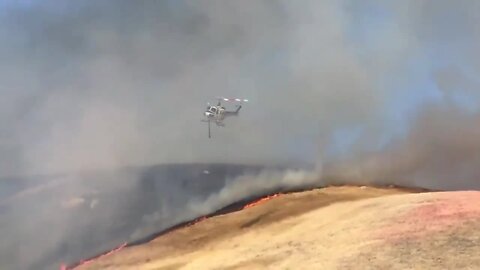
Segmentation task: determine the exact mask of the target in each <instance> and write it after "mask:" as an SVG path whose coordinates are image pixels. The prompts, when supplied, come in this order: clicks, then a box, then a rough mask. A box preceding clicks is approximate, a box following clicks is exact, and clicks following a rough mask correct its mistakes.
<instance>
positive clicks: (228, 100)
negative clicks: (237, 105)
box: [217, 97, 248, 102]
mask: <svg viewBox="0 0 480 270" xmlns="http://www.w3.org/2000/svg"><path fill="white" fill-rule="evenodd" d="M217 99H218V100H223V101H227V102H234V101H236V102H248V99H241V98H224V97H217Z"/></svg>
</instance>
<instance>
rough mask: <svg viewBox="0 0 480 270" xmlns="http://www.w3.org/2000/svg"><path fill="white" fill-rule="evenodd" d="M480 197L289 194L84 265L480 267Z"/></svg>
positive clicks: (388, 192)
mask: <svg viewBox="0 0 480 270" xmlns="http://www.w3.org/2000/svg"><path fill="white" fill-rule="evenodd" d="M479 194H480V193H476V192H470V193H468V192H456V193H417V192H413V191H408V190H400V189H394V188H391V189H382V188H371V187H368V188H365V187H363V188H360V187H347V186H345V187H329V188H324V189H318V190H312V191H307V192H300V193H292V194H286V195H282V196H279V197H276V198H273V199H271V200H269V201H266V202H264V203H261V204H259V205H257V206H255V207H252V208H248V209H245V210H243V211H239V212H235V213H230V214H226V215H223V216H217V217H213V218H209V219H207V220H204V221H202V222H200V223H197V224H195V225H193V226H190V227H186V228H182V229H179V230H176V231H173V232H171V233H169V234H167V235H164V236H161V237H159V238H157V239H156V240H154V241H152V242H150V243H147V244H144V245H141V246H136V247H131V248H126V249H123V250H121V251H120V252H118V253H115V254H113V255H111V256H108V257H104V258H101V259H99V260H96V261H94V262H93V263H91V264H89V265H85V266H82V267H79V268H78V269H116V270H117V269H118V270H122V269H145V270H147V269H149V270H160V269H162V270H167V269H185V270H186V269H192V270H193V269H195V270H198V269H228V270H233V269H235V270H237V269H480V268H479V267H478V266H480V231H478V230H477V228H480V227H479V225H480V219H479V217H480V203H479V202H480V195H479ZM475 267H477V268H475Z"/></svg>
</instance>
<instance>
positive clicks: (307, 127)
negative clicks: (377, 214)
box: [0, 0, 480, 269]
mask: <svg viewBox="0 0 480 270" xmlns="http://www.w3.org/2000/svg"><path fill="white" fill-rule="evenodd" d="M479 5H480V4H479V3H477V2H475V1H466V0H465V1H446V0H436V1H434V0H420V1H419V0H416V1H413V0H412V1H410V0H408V1H401V2H400V1H396V2H394V3H385V2H383V1H362V2H358V1H353V0H352V1H350V0H342V1H333V0H331V1H313V0H312V1H307V0H305V1H295V2H294V1H267V0H264V1H254V2H253V1H250V2H248V3H246V2H244V1H213V0H206V1H189V0H185V1H126V0H119V1H109V0H100V1H93V0H92V1H75V2H73V1H69V2H66V1H41V2H34V1H4V2H3V4H1V6H0V40H1V41H2V42H1V43H0V59H1V60H2V61H1V62H0V94H1V97H2V98H1V99H0V123H1V124H0V175H1V176H3V177H7V176H22V177H23V176H37V175H51V174H57V173H58V174H61V175H62V174H63V173H68V174H72V175H76V174H83V173H85V172H90V171H94V170H99V169H100V170H109V171H111V170H113V171H115V170H119V169H120V168H125V167H127V166H144V165H152V164H166V163H169V164H171V163H196V162H202V163H213V162H228V163H243V164H263V165H276V164H287V165H291V164H295V165H298V164H301V165H315V166H316V170H314V171H313V172H295V173H294V174H293V175H292V174H286V175H280V174H279V175H278V177H274V176H277V174H275V173H273V174H272V173H270V172H269V173H265V172H264V173H263V174H262V173H261V174H260V175H259V176H257V177H249V176H248V175H249V174H247V176H242V177H240V178H235V177H233V178H234V179H236V180H235V181H226V182H225V183H226V185H225V186H221V185H220V187H219V186H215V188H214V189H212V192H213V193H212V194H210V195H208V196H206V195H205V194H203V195H205V196H203V195H202V196H200V197H198V198H197V199H198V200H193V201H191V202H186V200H187V199H188V197H189V196H190V195H191V194H183V195H182V196H178V203H170V204H168V207H167V206H166V205H167V204H166V202H165V201H164V200H163V199H160V200H159V201H158V202H157V201H156V200H157V199H158V198H157V197H156V196H153V195H152V196H153V197H152V198H153V200H154V201H155V203H156V204H157V205H156V208H155V209H152V211H150V212H149V214H148V215H145V216H144V219H146V220H147V221H146V223H148V226H153V229H152V230H154V229H155V226H156V224H157V223H161V225H159V227H163V226H165V225H166V224H169V225H171V224H170V223H172V222H173V221H172V220H178V221H181V220H184V219H187V218H191V217H193V216H195V215H199V214H204V213H206V212H209V211H212V210H215V209H217V208H219V207H221V206H222V205H224V204H228V203H231V202H233V201H235V200H238V199H240V198H241V197H244V196H248V195H249V194H250V193H258V192H262V191H268V190H270V189H274V188H277V187H279V186H284V187H293V186H297V185H304V184H312V183H314V182H315V181H318V183H319V184H323V183H327V182H328V181H330V180H331V179H333V180H332V181H340V180H341V181H347V182H358V183H379V182H381V183H391V182H395V183H396V184H399V185H409V186H412V185H415V186H422V187H426V188H447V189H463V188H479V187H480V182H479V181H478V177H479V176H480V169H478V168H480V155H479V154H478V152H479V151H478V150H480V149H479V148H480V136H478V135H480V134H479V133H480V131H479V128H478V123H479V120H480V116H479V112H478V108H479V107H478V105H479V100H480V90H478V87H477V86H478V85H479V82H478V80H477V78H478V77H479V76H478V74H479V73H480V66H479V65H478V63H479V61H478V59H479V56H480V55H479V54H478V50H477V48H478V45H479V41H480V35H479V32H478V29H477V28H476V27H475V26H476V25H479V23H480V17H478V16H477V14H478V11H480V9H479V8H480V7H479ZM216 96H226V97H239V98H247V99H249V100H250V102H249V103H247V104H245V105H244V106H243V108H242V111H241V113H240V117H238V118H232V119H227V121H226V127H225V128H217V127H213V138H212V139H208V137H207V127H206V125H205V123H202V122H200V120H201V118H202V112H203V110H204V109H205V107H206V104H207V102H216V100H214V97H216ZM245 177H247V178H249V179H252V180H250V181H249V180H245ZM34 178H35V177H34ZM106 178H107V179H108V180H106V179H104V178H101V177H96V178H95V186H96V189H94V190H91V189H90V188H89V187H90V186H88V187H87V185H86V184H85V181H84V179H83V178H82V177H79V176H78V175H76V176H74V177H73V176H72V178H68V179H63V178H62V181H61V182H62V184H61V185H60V184H58V185H57V182H51V181H50V180H49V181H48V184H47V181H45V183H44V182H43V180H37V181H33V182H36V184H38V183H40V184H45V185H44V186H43V187H41V188H38V189H36V190H35V191H31V190H29V192H30V193H29V192H25V191H23V193H21V194H20V195H19V194H16V195H15V196H13V199H12V198H10V197H9V198H7V200H5V201H3V202H1V203H0V206H3V205H6V204H7V202H8V203H11V202H15V204H16V205H18V204H20V206H18V208H17V212H16V215H15V217H17V216H22V215H27V214H26V213H23V212H22V210H24V211H26V210H25V209H30V208H28V207H27V206H26V205H23V204H22V203H21V201H22V200H21V199H19V198H23V197H24V196H30V195H29V194H31V193H32V192H33V193H34V194H35V196H36V197H35V198H36V199H35V200H36V201H48V203H45V207H44V208H42V209H44V210H41V211H37V212H35V213H34V214H33V215H32V216H33V217H31V219H32V220H35V218H34V217H36V218H37V220H42V221H47V220H48V222H50V223H52V224H54V223H55V224H57V225H58V224H61V225H58V226H57V227H55V228H56V230H57V231H59V232H61V233H59V234H58V236H57V237H53V236H52V237H51V238H50V239H48V241H38V239H36V240H33V241H34V242H36V243H39V245H42V247H41V248H35V249H34V248H33V247H31V248H26V247H25V246H21V247H17V249H15V250H17V251H18V253H22V256H27V255H25V254H29V256H27V257H28V258H29V259H23V260H21V261H22V262H23V263H25V264H26V265H29V266H32V265H35V263H37V262H38V261H39V260H45V261H48V260H55V259H56V258H54V259H52V258H50V259H49V258H44V257H45V256H46V254H48V256H53V255H51V254H52V252H51V251H52V250H64V249H62V248H61V247H59V246H60V245H61V244H60V243H62V237H67V236H68V235H72V234H73V230H74V229H72V227H74V228H77V229H79V228H81V224H80V225H79V224H75V225H73V217H71V216H62V215H60V216H59V215H55V216H53V213H55V211H50V210H49V209H52V208H54V207H57V206H58V204H57V202H56V201H55V200H54V201H53V202H50V199H52V198H51V197H48V200H47V198H46V197H47V196H50V195H46V194H48V193H44V191H45V190H52V189H53V188H54V187H57V186H62V187H63V188H62V190H63V191H65V190H66V192H63V191H62V192H60V193H61V194H62V195H61V196H60V195H59V198H58V200H60V201H61V202H62V205H63V207H64V208H67V209H68V207H73V206H71V205H76V204H82V203H84V204H87V202H86V201H88V200H87V199H85V198H84V197H85V194H88V196H90V197H95V196H96V195H94V194H96V193H95V192H97V191H96V190H98V189H107V190H108V189H110V188H111V186H121V188H120V189H124V190H128V189H129V188H132V189H134V188H136V187H137V186H138V182H139V181H140V180H139V179H141V177H140V176H139V175H137V174H135V173H132V172H131V171H129V172H128V173H125V174H124V173H119V172H118V171H117V172H116V173H115V177H114V178H115V180H112V179H111V178H112V177H106ZM277 178H278V180H277V181H275V180H274V179H277ZM40 179H43V178H40ZM49 179H50V178H49ZM102 179H103V180H102ZM175 180H177V179H175ZM222 183H223V182H222ZM27 186H28V185H27ZM22 187H23V186H22ZM0 188H1V189H6V188H3V187H0ZM8 189H9V190H10V189H12V190H17V189H20V188H18V187H16V188H12V187H10V186H8ZM158 189H160V190H161V192H162V194H174V193H175V192H177V193H178V194H180V193H182V192H185V191H184V190H182V188H179V187H178V186H175V187H173V186H168V185H164V186H161V187H157V189H153V190H158ZM205 190H206V188H205ZM205 190H203V191H205ZM203 191H202V192H203ZM214 191H215V192H214ZM12 192H13V191H12ZM12 192H11V193H12ZM8 193H9V192H6V191H3V190H0V195H1V194H8ZM13 193H14V192H13ZM55 193H56V194H57V195H58V194H59V193H58V192H57V191H56V192H55ZM77 193H82V194H83V195H82V196H83V197H82V196H80V197H78V195H76V194H77ZM126 194H128V192H126ZM193 195H195V194H193ZM2 196H3V195H2ZM173 197H174V198H176V197H175V196H173ZM180 198H181V199H180ZM43 199H45V200H43ZM55 199H57V198H55ZM199 200H201V201H199ZM175 202H176V201H175ZM88 203H89V204H90V208H91V209H94V208H95V207H97V206H96V205H97V204H98V207H100V205H102V202H101V201H100V202H98V201H97V199H92V200H91V201H89V202H88ZM129 203H130V201H129V200H126V201H123V202H122V203H112V205H113V206H111V208H108V211H109V212H111V213H112V218H113V217H118V215H115V214H114V213H122V214H119V216H121V217H124V216H123V212H122V211H127V210H125V209H128V211H130V210H132V209H131V208H129ZM65 205H66V206H65ZM180 205H181V206H180ZM109 207H110V206H109ZM167 208H168V209H167ZM175 208H178V209H175ZM159 209H160V210H159ZM133 211H138V209H133V210H132V212H133ZM160 212H162V213H160ZM1 213H2V212H0V214H1ZM57 213H58V212H57ZM165 213H168V215H167V216H168V218H170V219H169V221H168V222H163V223H162V222H160V221H159V219H165V215H166V214H165ZM125 215H126V216H128V215H127V214H125ZM9 217H11V216H9ZM94 217H95V218H99V217H98V216H94ZM4 220H5V219H4ZM18 220H22V221H23V222H24V223H25V224H27V223H28V224H29V225H24V227H25V228H23V227H22V228H23V229H18V226H19V225H18V222H16V221H18ZM75 222H77V220H75ZM83 222H84V223H82V224H85V227H86V228H87V227H88V220H85V221H83ZM32 223H33V224H34V223H35V221H31V220H30V219H27V220H24V219H17V220H14V219H12V220H10V221H8V226H10V227H12V228H13V227H16V228H17V229H18V231H19V232H24V231H32V230H33V229H32V228H31V227H30V226H31V225H30V224H32ZM104 225H105V224H104ZM5 226H7V225H5ZM8 226H7V227H8ZM49 226H51V225H49ZM107 227H108V226H107V225H105V228H107ZM102 228H103V227H102ZM38 230H40V233H39V232H38ZM45 230H46V231H48V229H45ZM85 230H86V231H87V232H88V229H85ZM105 230H107V229H105ZM134 231H135V233H133V235H135V236H137V235H139V234H140V236H141V235H142V232H144V231H145V230H144V229H143V228H136V229H135V230H134ZM41 232H42V231H41V229H38V228H37V232H36V234H37V235H41V234H42V233H41ZM45 233H46V232H45ZM45 233H44V234H45ZM19 234H20V233H19ZM78 235H79V238H82V236H83V235H82V234H81V233H79V234H78ZM100 235H101V234H100ZM29 236H31V237H34V235H33V233H32V235H29ZM140 236H139V237H140ZM16 237H20V236H17V235H15V236H12V237H9V238H8V239H9V241H2V245H4V247H3V248H2V250H5V252H7V251H8V250H11V249H10V248H9V247H10V246H11V245H15V244H17V243H15V241H16ZM2 239H4V237H2ZM5 239H6V237H5ZM35 247H36V246H35ZM22 248H23V249H25V250H23V249H22ZM32 250H35V252H37V253H36V254H33V253H32ZM8 252H12V251H8ZM2 253H3V252H2ZM67 253H68V252H67ZM3 255H4V257H5V256H7V257H11V256H10V255H9V254H6V253H5V254H3ZM62 256H63V255H62ZM37 265H38V264H37ZM37 269H38V268H37Z"/></svg>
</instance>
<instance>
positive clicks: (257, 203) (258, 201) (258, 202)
mask: <svg viewBox="0 0 480 270" xmlns="http://www.w3.org/2000/svg"><path fill="white" fill-rule="evenodd" d="M278 196H280V194H273V195H270V196H267V197H264V198H261V199H259V200H256V201H254V202H252V203H249V204H247V205H245V206H244V207H243V209H247V208H250V207H254V206H256V205H259V204H261V203H263V202H266V201H268V200H271V199H273V198H275V197H278Z"/></svg>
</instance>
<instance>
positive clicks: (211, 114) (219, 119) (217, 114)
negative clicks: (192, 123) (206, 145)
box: [202, 97, 248, 138]
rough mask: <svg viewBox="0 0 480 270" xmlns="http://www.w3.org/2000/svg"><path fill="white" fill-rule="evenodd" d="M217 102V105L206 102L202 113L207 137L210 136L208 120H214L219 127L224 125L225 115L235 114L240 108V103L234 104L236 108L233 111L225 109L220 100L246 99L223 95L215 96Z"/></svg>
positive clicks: (244, 100) (235, 100)
mask: <svg viewBox="0 0 480 270" xmlns="http://www.w3.org/2000/svg"><path fill="white" fill-rule="evenodd" d="M217 99H218V103H217V105H210V103H207V109H206V110H205V112H204V113H203V115H204V116H205V119H204V120H202V122H207V123H208V138H211V132H210V122H211V121H214V122H215V124H216V125H217V126H219V127H225V123H224V122H223V120H225V118H226V117H229V116H237V115H238V113H239V112H240V109H241V108H242V105H240V104H239V105H236V110H234V111H227V109H226V108H225V107H224V106H223V105H222V101H226V102H240V103H242V102H248V99H240V98H224V97H217Z"/></svg>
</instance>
